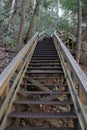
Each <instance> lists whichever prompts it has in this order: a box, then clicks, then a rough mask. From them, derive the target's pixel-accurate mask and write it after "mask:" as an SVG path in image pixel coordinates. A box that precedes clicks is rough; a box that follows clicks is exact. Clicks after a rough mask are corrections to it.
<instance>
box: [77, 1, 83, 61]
mask: <svg viewBox="0 0 87 130" xmlns="http://www.w3.org/2000/svg"><path fill="white" fill-rule="evenodd" d="M81 35H82V2H81V0H78V25H77V40H76V61H77V62H78V63H79V61H80V53H81Z"/></svg>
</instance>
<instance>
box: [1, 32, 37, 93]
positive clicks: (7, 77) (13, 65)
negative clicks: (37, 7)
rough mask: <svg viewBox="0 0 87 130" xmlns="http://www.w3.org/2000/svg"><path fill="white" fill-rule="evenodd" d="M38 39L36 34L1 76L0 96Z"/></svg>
mask: <svg viewBox="0 0 87 130" xmlns="http://www.w3.org/2000/svg"><path fill="white" fill-rule="evenodd" d="M37 37H38V33H36V34H35V35H34V36H33V37H32V38H31V40H30V41H29V42H28V43H27V44H26V45H25V46H24V48H23V49H22V50H21V51H20V52H19V53H18V54H17V56H16V57H15V58H14V59H13V60H12V62H11V63H10V64H9V65H8V66H7V67H6V68H5V70H4V71H3V72H2V73H1V75H0V96H1V95H2V93H3V91H4V90H5V87H6V84H7V82H9V80H10V79H11V77H12V75H13V73H14V72H15V71H16V69H17V68H18V66H19V65H20V64H21V62H22V60H23V58H24V56H25V55H26V54H27V52H28V51H29V49H30V47H31V45H32V43H34V41H35V40H36V38H37Z"/></svg>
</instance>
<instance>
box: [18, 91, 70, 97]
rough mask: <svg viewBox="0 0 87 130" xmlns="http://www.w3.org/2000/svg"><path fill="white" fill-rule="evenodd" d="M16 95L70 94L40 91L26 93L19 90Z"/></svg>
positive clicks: (66, 92) (66, 93) (68, 93)
mask: <svg viewBox="0 0 87 130" xmlns="http://www.w3.org/2000/svg"><path fill="white" fill-rule="evenodd" d="M18 94H22V95H27V96H28V95H31V94H33V95H53V94H55V95H70V92H68V91H62V92H56V91H55V92H42V91H26V90H21V91H20V92H18Z"/></svg>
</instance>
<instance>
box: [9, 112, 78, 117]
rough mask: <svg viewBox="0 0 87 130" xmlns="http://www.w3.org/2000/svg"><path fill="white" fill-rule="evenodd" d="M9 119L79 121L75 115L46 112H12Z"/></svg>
mask: <svg viewBox="0 0 87 130" xmlns="http://www.w3.org/2000/svg"><path fill="white" fill-rule="evenodd" d="M8 118H23V119H24V118H25V119H29V118H34V119H36V118H50V119H52V118H53V119H54V118H55V119H77V116H76V115H75V114H73V113H69V112H65V113H50V112H49V113H45V112H42V113H41V112H38V113H35V112H12V113H11V114H9V116H8Z"/></svg>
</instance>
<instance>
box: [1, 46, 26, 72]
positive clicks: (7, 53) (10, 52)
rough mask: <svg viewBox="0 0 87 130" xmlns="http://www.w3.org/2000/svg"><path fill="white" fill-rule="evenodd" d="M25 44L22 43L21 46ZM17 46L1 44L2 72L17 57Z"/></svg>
mask: <svg viewBox="0 0 87 130" xmlns="http://www.w3.org/2000/svg"><path fill="white" fill-rule="evenodd" d="M23 46H24V45H23V44H21V48H22V47H23ZM15 48H16V47H15V46H10V45H8V46H7V45H6V44H0V74H1V73H2V72H3V70H4V69H5V68H6V67H7V65H8V64H9V63H10V62H11V61H12V60H13V58H14V57H15Z"/></svg>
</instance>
